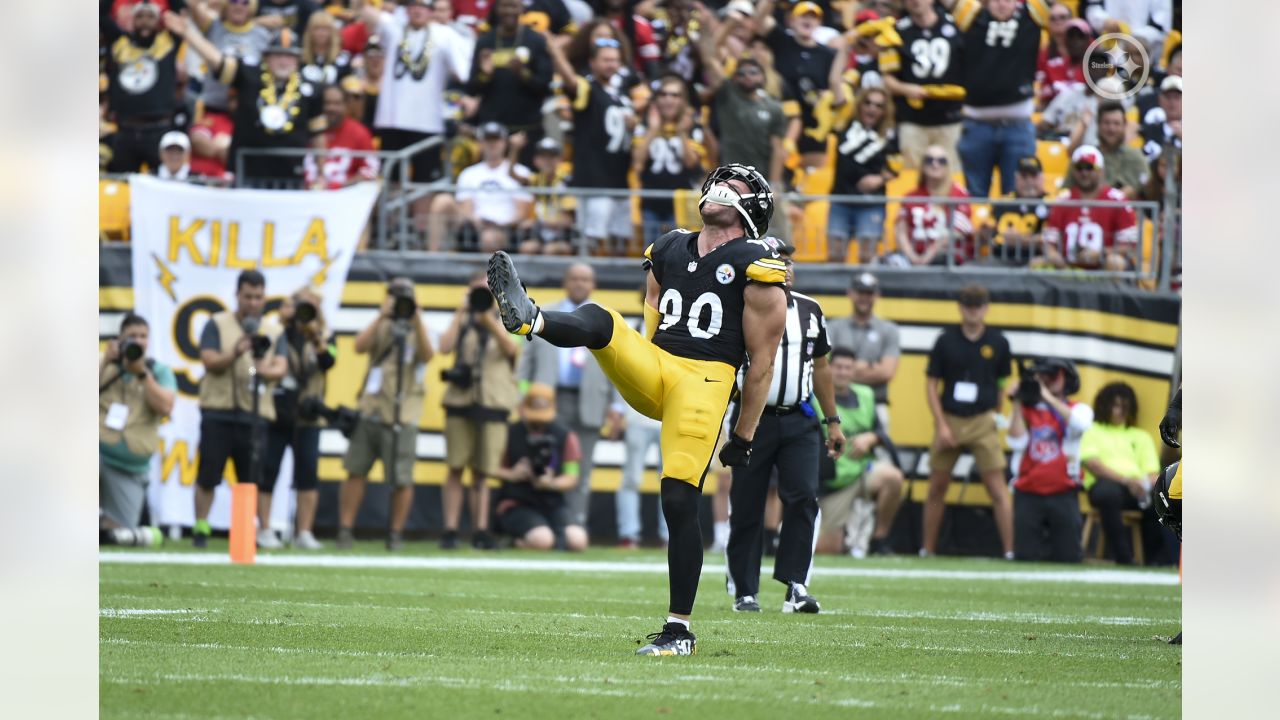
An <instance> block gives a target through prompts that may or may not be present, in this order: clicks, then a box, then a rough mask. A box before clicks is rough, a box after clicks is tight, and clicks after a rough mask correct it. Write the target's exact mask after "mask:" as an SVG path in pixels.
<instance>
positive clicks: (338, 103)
mask: <svg viewBox="0 0 1280 720" xmlns="http://www.w3.org/2000/svg"><path fill="white" fill-rule="evenodd" d="M1109 33H1122V34H1124V35H1127V36H1129V38H1130V39H1132V40H1133V41H1134V43H1135V44H1134V45H1130V46H1127V47H1129V49H1131V50H1133V51H1134V52H1131V53H1130V55H1131V56H1134V57H1132V62H1133V63H1134V64H1133V65H1129V64H1127V62H1128V61H1126V62H1125V63H1121V62H1116V63H1115V66H1114V67H1111V68H1110V69H1109V70H1108V69H1106V68H1105V63H1100V62H1093V63H1090V62H1088V60H1089V59H1090V58H1093V59H1095V60H1096V59H1097V57H1098V56H1099V55H1100V54H1101V53H1100V50H1103V49H1106V48H1108V47H1111V46H1110V45H1108V44H1105V43H1104V44H1103V45H1100V46H1098V47H1097V48H1094V52H1093V53H1092V54H1090V52H1089V50H1090V48H1091V47H1092V46H1093V45H1094V44H1095V41H1096V40H1098V39H1099V38H1100V36H1102V35H1104V34H1109ZM1116 47H1120V46H1118V45H1117V46H1116ZM1181 47H1182V39H1181V3H1180V2H1178V1H1177V0H1137V1H1133V0H1129V1H1121V0H1061V1H1059V2H1049V0H1025V1H1024V2H1023V1H1018V0H936V1H935V0H872V1H858V0H844V1H841V0H817V1H816V2H815V1H813V0H802V1H801V2H790V1H789V0H757V2H754V3H753V2H750V0H730V1H729V2H719V1H718V0H707V1H706V2H699V1H697V0H639V1H637V0H590V1H588V0H496V2H488V1H487V0H452V2H451V1H450V0H435V1H434V2H427V1H425V0H403V1H400V2H393V1H392V0H382V1H381V2H379V1H378V0H345V1H344V0H330V1H329V2H321V1H319V0H194V1H192V0H138V1H133V0H101V3H100V43H99V70H100V94H99V139H100V157H99V161H100V164H101V167H102V168H103V170H104V171H107V172H110V173H129V172H138V171H149V172H152V173H155V174H157V175H160V176H162V177H166V178H172V179H175V180H195V181H200V182H211V183H228V182H232V181H234V182H236V183H237V184H240V185H259V186H266V187H310V188H336V187H341V186H343V185H346V184H349V183H353V182H357V181H360V180H365V179H369V178H372V177H375V176H377V175H378V173H379V172H380V170H381V168H380V164H379V157H378V155H377V154H374V153H372V151H374V150H379V151H383V152H389V151H405V153H406V154H407V156H408V166H409V167H408V170H409V176H410V178H411V180H412V181H413V182H415V183H424V182H425V183H436V186H435V188H434V189H435V192H431V193H429V194H426V195H425V196H423V197H420V198H418V199H417V200H416V201H415V202H414V207H413V214H412V222H413V228H412V233H413V237H414V239H415V240H414V241H415V243H417V246H418V247H421V248H424V249H430V250H441V249H459V250H480V251H491V250H495V249H507V250H510V251H519V252H522V253H546V254H568V253H571V252H573V251H574V250H575V249H582V248H585V249H586V250H587V251H588V252H590V253H593V254H601V255H618V254H638V252H639V251H640V249H641V248H642V247H643V245H644V243H646V242H648V241H651V240H652V239H653V238H655V237H657V236H658V235H659V234H660V233H661V232H663V231H665V230H667V229H670V228H672V227H675V226H678V225H681V226H688V225H690V224H692V223H696V220H697V216H696V212H691V211H690V208H692V200H693V199H696V198H694V196H693V195H692V193H693V192H695V191H696V188H697V187H698V186H699V184H700V183H701V180H702V178H703V177H705V174H706V172H707V171H708V170H709V169H710V168H713V167H716V166H717V165H720V164H726V163H731V162H741V163H743V164H747V165H752V166H754V167H756V168H759V169H760V170H761V172H763V173H764V174H765V175H766V176H767V178H768V179H769V181H770V182H771V184H772V185H773V187H774V189H775V191H782V190H788V191H791V192H793V193H794V194H795V195H793V198H810V199H809V200H807V201H802V200H801V199H793V200H791V201H788V202H786V203H785V204H784V205H783V207H782V208H780V209H781V210H783V212H780V213H779V214H778V215H779V217H778V221H777V223H776V224H777V225H778V226H779V230H778V231H777V232H776V233H775V234H779V235H781V236H783V237H788V236H789V239H790V240H791V241H792V242H795V243H796V244H797V245H802V243H799V242H798V240H799V239H800V238H802V237H807V238H813V239H815V240H816V244H815V246H816V247H819V248H821V250H820V251H818V253H817V254H816V255H813V254H810V255H808V256H805V257H803V258H801V259H822V260H832V261H837V262H843V261H846V260H849V261H853V262H859V263H864V264H865V263H870V262H873V261H875V262H880V263H886V264H890V265H899V266H912V265H929V264H947V263H951V262H954V263H965V262H994V263H1004V264H1016V265H1027V264H1031V265H1035V266H1046V267H1057V268H1066V267H1071V268H1081V269H1091V268H1104V269H1109V270H1125V269H1134V268H1135V267H1136V266H1137V265H1139V264H1141V263H1142V262H1144V258H1143V256H1142V254H1141V251H1140V250H1139V248H1140V247H1141V243H1142V242H1143V237H1142V236H1143V228H1142V227H1141V226H1143V225H1144V223H1142V222H1140V220H1141V218H1139V217H1137V216H1136V215H1135V212H1134V209H1133V207H1131V206H1129V205H1127V204H1126V202H1127V201H1134V200H1146V201H1152V202H1155V203H1159V204H1161V205H1163V204H1164V203H1165V202H1166V189H1165V183H1164V180H1165V177H1166V175H1167V174H1168V173H1169V172H1173V173H1174V174H1175V176H1180V173H1181V166H1180V160H1178V159H1176V158H1175V160H1174V161H1173V164H1172V169H1171V168H1170V163H1169V159H1168V157H1166V148H1168V147H1170V146H1173V147H1180V146H1181V142H1182V53H1181ZM1138 48H1141V51H1142V52H1137V50H1138ZM1142 53H1145V55H1146V58H1147V59H1146V60H1145V61H1144V59H1143V58H1141V57H1137V56H1139V55H1141V54H1142ZM1086 66H1087V67H1090V68H1093V69H1092V70H1089V71H1088V72H1086V70H1085V68H1086ZM1131 75H1141V76H1142V77H1145V78H1147V79H1146V81H1145V83H1143V84H1142V85H1141V87H1140V89H1138V91H1137V92H1136V93H1134V94H1131V95H1130V94H1129V93H1125V92H1122V91H1123V90H1125V89H1126V88H1125V87H1123V83H1124V82H1127V80H1124V79H1122V78H1129V77H1130V76H1131ZM1120 95H1128V96H1127V97H1123V98H1122V99H1119V100H1115V99H1109V98H1111V97H1113V96H1117V97H1118V96H1120ZM289 149H292V150H293V152H292V153H289V152H287V151H288V150H289ZM406 149H407V150H406ZM241 150H244V151H246V153H245V155H244V161H243V163H238V162H237V159H236V158H237V153H238V152H239V151H241ZM282 150H283V151H286V152H284V154H281V152H280V151H282ZM308 150H310V152H308ZM264 151H271V152H275V154H271V152H268V153H267V154H263V153H264ZM386 157H387V156H386V155H383V158H386ZM237 173H238V175H237ZM997 175H998V178H999V180H998V187H997V183H996V181H995V178H996V177H997ZM399 177H400V175H399V174H398V173H397V174H396V178H399ZM637 190H638V191H642V192H641V193H640V195H642V198H641V199H639V200H637V201H636V202H635V204H634V205H633V203H632V199H633V198H632V197H630V196H631V195H633V194H635V191H637ZM825 196H834V197H836V198H838V199H837V200H833V201H830V202H828V201H826V200H825V199H821V198H823V197H825ZM851 196H857V197H856V198H855V197H851ZM1059 196H1061V197H1062V198H1065V199H1069V200H1086V201H1099V202H1102V203H1104V204H1103V205H1094V206H1092V207H1081V206H1079V205H1072V206H1061V205H1055V206H1053V207H1052V208H1050V207H1049V206H1048V205H1046V201H1047V200H1050V199H1052V198H1057V197H1059ZM812 198H819V199H816V200H815V199H812ZM898 199H901V202H897V200H898ZM1002 199H1003V202H993V201H999V200H1002ZM1105 203H1110V204H1105ZM895 208H896V209H895ZM890 213H892V214H891V215H890ZM1150 220H1152V221H1153V222H1156V223H1158V222H1160V221H1161V218H1160V217H1153V218H1150Z"/></svg>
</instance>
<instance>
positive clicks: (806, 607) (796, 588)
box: [782, 583, 821, 614]
mask: <svg viewBox="0 0 1280 720" xmlns="http://www.w3.org/2000/svg"><path fill="white" fill-rule="evenodd" d="M820 609H821V608H819V607H818V598H816V597H814V596H812V595H810V594H809V591H808V590H807V589H805V586H804V585H801V584H800V583H791V586H790V587H788V588H787V597H786V599H785V600H783V601H782V612H784V613H810V614H817V612H818V611H819V610H820Z"/></svg>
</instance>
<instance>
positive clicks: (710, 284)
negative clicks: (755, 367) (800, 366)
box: [644, 230, 787, 370]
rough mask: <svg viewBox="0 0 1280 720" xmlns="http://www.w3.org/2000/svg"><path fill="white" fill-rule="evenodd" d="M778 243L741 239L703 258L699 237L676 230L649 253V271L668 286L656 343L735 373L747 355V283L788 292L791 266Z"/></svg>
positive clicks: (660, 303) (660, 302)
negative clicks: (744, 315)
mask: <svg viewBox="0 0 1280 720" xmlns="http://www.w3.org/2000/svg"><path fill="white" fill-rule="evenodd" d="M777 244H778V241H777V240H775V239H773V238H761V239H758V240H748V239H747V238H745V237H740V238H737V239H735V240H730V241H729V242H727V243H725V244H723V245H720V246H718V247H716V248H715V249H713V250H712V251H711V252H709V253H707V254H706V255H704V256H702V257H699V256H698V234H697V233H691V232H688V231H686V230H673V231H671V232H669V233H667V234H666V235H663V236H662V237H660V238H658V239H657V240H655V241H654V242H653V244H652V245H650V246H649V247H647V248H645V251H644V257H645V267H646V269H649V270H652V271H653V277H654V279H655V280H657V281H658V284H659V285H661V286H662V294H661V295H660V296H659V300H658V312H659V313H661V315H662V318H661V321H660V323H659V325H658V329H657V332H655V333H654V336H653V344H654V345H657V346H658V347H660V348H662V349H663V350H666V351H667V352H669V353H671V354H672V355H676V356H678V357H684V358H691V359H694V360H713V361H716V362H722V363H725V364H727V365H729V366H731V367H733V368H734V369H735V370H736V369H737V368H738V367H740V366H741V365H742V361H743V358H744V357H745V356H746V352H747V347H746V338H745V335H744V333H743V326H742V311H743V309H744V307H745V302H744V301H743V298H742V293H743V291H744V290H745V289H746V287H747V283H749V282H756V283H761V284H764V285H777V286H778V287H782V286H783V285H784V284H785V282H786V278H787V268H786V264H785V263H784V262H783V261H782V258H780V257H779V256H778V253H777V250H776V248H777Z"/></svg>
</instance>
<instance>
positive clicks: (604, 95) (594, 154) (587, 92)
mask: <svg viewBox="0 0 1280 720" xmlns="http://www.w3.org/2000/svg"><path fill="white" fill-rule="evenodd" d="M631 113H632V109H631V99H630V98H628V97H627V96H626V95H625V94H624V93H623V92H622V91H620V90H617V89H615V88H613V87H612V86H610V85H609V84H602V83H601V82H600V81H599V80H596V79H595V78H578V87H577V88H576V91H575V94H574V97H573V180H572V184H573V186H574V187H585V188H625V187H627V171H628V170H630V169H631V131H630V129H629V128H628V127H627V117H628V116H629V115H631Z"/></svg>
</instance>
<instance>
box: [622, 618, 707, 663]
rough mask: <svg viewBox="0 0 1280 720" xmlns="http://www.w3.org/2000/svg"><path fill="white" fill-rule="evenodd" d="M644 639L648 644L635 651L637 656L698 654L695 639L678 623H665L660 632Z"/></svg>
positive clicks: (687, 629)
mask: <svg viewBox="0 0 1280 720" xmlns="http://www.w3.org/2000/svg"><path fill="white" fill-rule="evenodd" d="M645 639H647V640H648V641H649V644H648V645H645V646H644V647H642V648H640V649H639V650H637V651H636V654H637V655H693V654H695V653H697V652H698V640H697V638H695V637H694V636H693V633H691V632H689V628H687V627H685V626H684V625H682V624H680V623H667V624H666V625H663V626H662V632H656V633H654V634H652V635H649V636H648V637H647V638H645Z"/></svg>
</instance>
